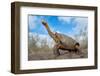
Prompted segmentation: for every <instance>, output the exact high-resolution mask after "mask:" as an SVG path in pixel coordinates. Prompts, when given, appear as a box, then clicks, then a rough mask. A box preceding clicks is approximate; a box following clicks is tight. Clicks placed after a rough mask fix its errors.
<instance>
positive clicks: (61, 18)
mask: <svg viewBox="0 0 100 76" xmlns="http://www.w3.org/2000/svg"><path fill="white" fill-rule="evenodd" d="M71 19H72V17H58V20H59V21H63V22H67V23H70V21H71Z"/></svg>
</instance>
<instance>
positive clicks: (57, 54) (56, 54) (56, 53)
mask: <svg viewBox="0 0 100 76" xmlns="http://www.w3.org/2000/svg"><path fill="white" fill-rule="evenodd" d="M53 52H54V55H55V57H57V56H59V55H60V52H59V45H58V44H56V45H55V46H54V49H53Z"/></svg>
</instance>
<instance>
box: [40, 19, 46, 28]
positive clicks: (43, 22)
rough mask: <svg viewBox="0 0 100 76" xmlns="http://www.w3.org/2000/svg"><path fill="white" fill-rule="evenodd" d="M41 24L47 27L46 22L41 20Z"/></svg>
mask: <svg viewBox="0 0 100 76" xmlns="http://www.w3.org/2000/svg"><path fill="white" fill-rule="evenodd" d="M41 22H42V24H43V25H44V26H45V27H46V28H47V27H48V24H47V22H46V21H44V20H42V21H41Z"/></svg>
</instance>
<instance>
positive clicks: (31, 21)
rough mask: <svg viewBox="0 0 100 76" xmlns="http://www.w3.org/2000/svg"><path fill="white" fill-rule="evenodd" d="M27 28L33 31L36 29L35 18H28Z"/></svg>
mask: <svg viewBox="0 0 100 76" xmlns="http://www.w3.org/2000/svg"><path fill="white" fill-rule="evenodd" d="M28 20H29V28H30V29H34V28H36V23H37V21H38V18H37V17H36V16H29V19H28Z"/></svg>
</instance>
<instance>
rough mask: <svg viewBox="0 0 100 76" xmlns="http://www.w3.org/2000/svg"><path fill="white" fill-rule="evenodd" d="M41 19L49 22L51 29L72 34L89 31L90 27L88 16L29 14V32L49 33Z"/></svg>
mask: <svg viewBox="0 0 100 76" xmlns="http://www.w3.org/2000/svg"><path fill="white" fill-rule="evenodd" d="M41 20H45V21H46V22H47V23H48V25H49V27H50V29H51V31H53V32H58V33H62V34H65V35H70V36H74V35H78V34H80V32H87V28H88V18H87V17H75V16H42V15H40V16H39V15H28V32H29V33H30V32H31V33H37V34H42V35H43V34H44V35H47V34H48V33H47V30H46V29H45V27H44V26H43V25H42V23H41Z"/></svg>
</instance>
